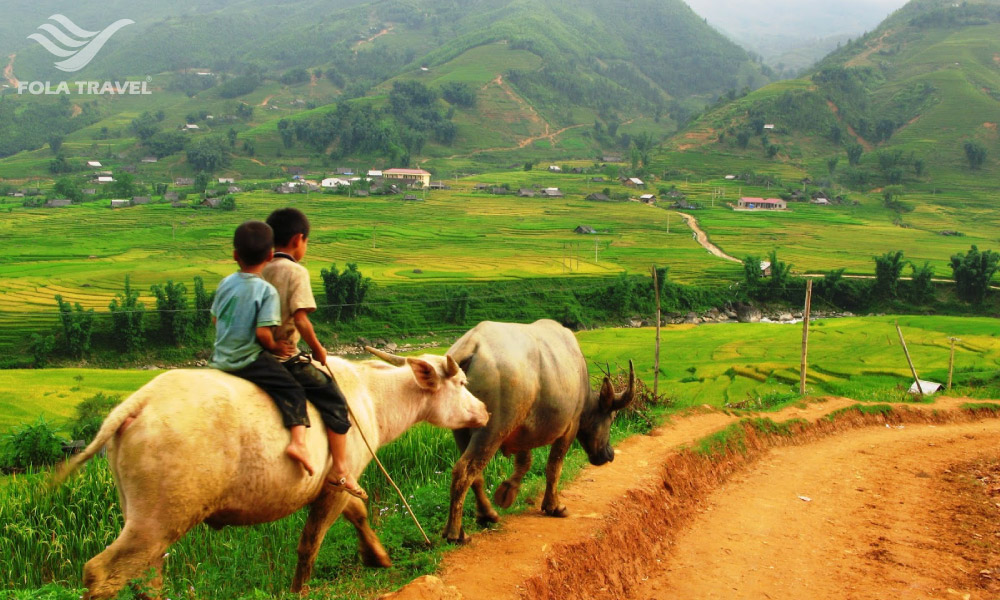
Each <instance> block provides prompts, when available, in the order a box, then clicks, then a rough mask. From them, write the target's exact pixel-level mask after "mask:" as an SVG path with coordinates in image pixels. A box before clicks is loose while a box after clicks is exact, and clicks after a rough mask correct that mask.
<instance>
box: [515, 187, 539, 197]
mask: <svg viewBox="0 0 1000 600" xmlns="http://www.w3.org/2000/svg"><path fill="white" fill-rule="evenodd" d="M517 196H518V198H534V197H535V190H533V189H531V188H521V189H519V190H517Z"/></svg>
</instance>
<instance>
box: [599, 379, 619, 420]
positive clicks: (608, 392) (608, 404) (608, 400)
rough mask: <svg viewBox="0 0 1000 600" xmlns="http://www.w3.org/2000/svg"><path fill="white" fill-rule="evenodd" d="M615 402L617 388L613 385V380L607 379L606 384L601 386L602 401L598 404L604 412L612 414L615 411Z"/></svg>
mask: <svg viewBox="0 0 1000 600" xmlns="http://www.w3.org/2000/svg"><path fill="white" fill-rule="evenodd" d="M614 402H615V386H613V385H611V378H610V377H605V378H604V383H602V384H601V392H600V399H599V400H598V403H599V405H600V407H601V411H603V412H608V413H609V412H611V411H612V410H614V409H613V408H612V405H613V404H614Z"/></svg>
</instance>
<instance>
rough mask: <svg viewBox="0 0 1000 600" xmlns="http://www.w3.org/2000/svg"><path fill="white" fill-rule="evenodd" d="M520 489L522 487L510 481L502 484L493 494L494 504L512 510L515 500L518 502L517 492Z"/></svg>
mask: <svg viewBox="0 0 1000 600" xmlns="http://www.w3.org/2000/svg"><path fill="white" fill-rule="evenodd" d="M520 489H521V486H520V485H518V484H516V483H511V482H509V481H505V482H503V483H501V484H500V487H498V488H497V491H496V493H495V494H493V503H494V504H496V505H497V506H499V507H500V508H510V506H511V504H514V500H517V492H518V491H519V490H520Z"/></svg>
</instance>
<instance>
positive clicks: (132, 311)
mask: <svg viewBox="0 0 1000 600" xmlns="http://www.w3.org/2000/svg"><path fill="white" fill-rule="evenodd" d="M108 308H109V309H110V310H111V323H112V327H113V332H112V333H113V334H114V335H113V336H112V337H113V338H114V339H115V343H116V344H117V345H118V348H119V349H120V350H121V351H123V352H135V351H136V350H139V349H140V348H142V347H143V344H144V343H145V341H146V337H145V332H146V323H145V317H146V305H145V304H143V303H142V302H139V292H138V291H137V290H133V289H132V285H131V282H130V277H129V276H128V275H126V276H125V289H124V290H123V291H122V292H121V293H120V294H118V295H117V296H115V299H114V300H112V301H111V304H110V305H108Z"/></svg>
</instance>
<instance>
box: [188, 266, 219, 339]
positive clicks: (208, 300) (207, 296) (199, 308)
mask: <svg viewBox="0 0 1000 600" xmlns="http://www.w3.org/2000/svg"><path fill="white" fill-rule="evenodd" d="M214 300H215V292H212V293H208V291H206V290H205V281H204V280H203V279H202V278H201V276H200V275H196V276H195V278H194V311H195V312H194V319H193V322H194V326H195V327H197V328H199V329H205V328H206V327H208V326H209V325H211V324H212V314H211V309H212V302H213V301H214Z"/></svg>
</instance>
